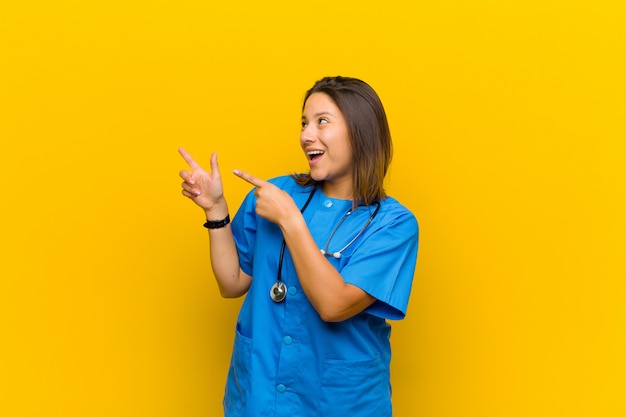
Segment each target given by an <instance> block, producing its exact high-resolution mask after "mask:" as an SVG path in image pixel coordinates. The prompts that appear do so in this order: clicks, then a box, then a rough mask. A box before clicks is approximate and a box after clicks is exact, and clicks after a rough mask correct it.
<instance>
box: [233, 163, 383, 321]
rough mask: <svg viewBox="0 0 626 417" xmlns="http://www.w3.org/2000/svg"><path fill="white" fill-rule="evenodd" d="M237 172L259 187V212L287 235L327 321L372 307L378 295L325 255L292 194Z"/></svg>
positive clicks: (299, 271)
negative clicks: (351, 279)
mask: <svg viewBox="0 0 626 417" xmlns="http://www.w3.org/2000/svg"><path fill="white" fill-rule="evenodd" d="M234 173H235V175H237V176H238V177H240V178H242V179H243V180H245V181H247V182H249V183H250V184H252V185H254V186H256V187H257V189H256V190H255V191H254V194H255V196H256V197H257V202H256V212H257V214H258V215H259V216H261V217H263V218H265V219H267V220H269V221H271V222H273V223H276V224H277V225H278V226H279V227H280V229H281V231H282V232H283V236H284V238H285V243H286V244H287V247H288V248H289V253H290V254H291V258H292V259H293V263H294V265H295V267H296V272H297V274H298V278H299V280H300V284H301V285H302V289H303V291H304V292H305V294H306V295H307V297H308V299H309V301H310V302H311V304H312V305H313V307H314V308H315V310H316V311H317V313H318V314H319V315H320V317H321V319H322V320H324V321H327V322H338V321H343V320H346V319H349V318H350V317H352V316H354V315H356V314H358V313H360V312H361V311H363V310H365V309H366V308H367V307H369V306H370V305H371V304H372V303H373V302H374V301H375V298H374V297H372V296H371V295H369V294H368V293H366V292H365V291H363V290H362V289H360V288H359V287H357V286H355V285H351V284H346V283H345V282H344V280H343V278H342V277H341V274H339V272H337V270H336V269H335V268H334V267H333V266H332V265H331V263H330V262H328V260H327V259H326V258H325V257H324V255H322V253H321V252H320V250H319V248H318V247H317V245H316V244H315V241H314V240H313V237H312V236H311V233H310V232H309V229H308V227H307V225H306V222H305V221H304V218H303V217H302V214H301V213H300V210H299V209H298V207H297V206H296V204H295V203H294V201H293V199H292V198H291V196H290V195H289V194H287V193H286V192H285V191H283V190H281V189H280V188H278V187H276V186H275V185H274V184H271V183H269V182H267V181H263V180H261V179H258V178H256V177H254V176H252V175H250V174H247V173H245V172H242V171H235V172H234Z"/></svg>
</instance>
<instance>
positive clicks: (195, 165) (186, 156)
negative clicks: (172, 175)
mask: <svg viewBox="0 0 626 417" xmlns="http://www.w3.org/2000/svg"><path fill="white" fill-rule="evenodd" d="M178 153H180V155H181V156H182V157H183V159H184V160H185V162H187V164H188V165H189V167H190V168H191V169H196V168H199V167H200V165H198V163H197V162H196V161H195V160H194V159H193V158H192V157H191V155H189V154H188V153H187V151H186V150H184V149H183V148H178Z"/></svg>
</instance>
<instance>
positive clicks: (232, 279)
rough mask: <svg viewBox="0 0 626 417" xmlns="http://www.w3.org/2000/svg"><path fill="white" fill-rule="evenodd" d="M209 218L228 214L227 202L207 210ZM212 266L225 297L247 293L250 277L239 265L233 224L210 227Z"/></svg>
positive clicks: (219, 217) (212, 219) (213, 218)
mask: <svg viewBox="0 0 626 417" xmlns="http://www.w3.org/2000/svg"><path fill="white" fill-rule="evenodd" d="M205 214H206V218H207V220H210V221H216V220H222V219H224V218H225V217H226V216H227V215H228V206H227V205H226V202H225V201H224V202H223V203H221V204H219V205H217V206H216V207H214V208H213V209H212V210H211V211H207V212H205ZM209 248H210V258H211V268H212V269H213V274H214V275H215V279H216V280H217V285H218V287H219V290H220V294H221V295H222V296H223V297H227V298H233V297H239V296H241V295H243V294H245V293H246V291H247V290H248V287H249V286H250V278H249V277H248V276H247V275H246V274H244V273H243V272H242V271H241V268H240V267H239V255H238V253H237V245H236V244H235V238H234V236H233V231H232V228H231V225H230V224H228V225H226V226H224V227H221V228H218V229H209Z"/></svg>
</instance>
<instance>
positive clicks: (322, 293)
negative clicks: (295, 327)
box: [281, 217, 374, 321]
mask: <svg viewBox="0 0 626 417" xmlns="http://www.w3.org/2000/svg"><path fill="white" fill-rule="evenodd" d="M281 229H282V231H283V235H284V237H285V242H286V244H287V247H288V248H289V253H290V254H291V257H292V259H293V262H294V265H295V267H296V272H297V274H298V278H299V280H300V284H301V285H302V289H303V290H304V292H305V293H306V295H307V297H308V298H309V301H311V304H313V307H315V309H316V310H317V312H318V314H319V315H320V317H321V318H322V319H323V320H324V321H342V320H346V319H348V318H350V317H352V316H354V315H355V314H357V313H359V312H361V311H363V310H364V309H365V308H367V307H368V306H369V305H370V304H372V303H373V302H374V298H373V297H372V296H370V295H369V294H367V293H366V292H365V291H363V290H361V289H360V288H358V287H355V286H353V285H350V284H346V283H345V281H344V280H343V278H342V276H341V274H339V272H337V270H336V269H335V268H334V267H333V266H332V265H331V263H330V262H328V260H327V259H326V257H325V256H324V255H322V253H321V252H320V250H319V248H318V247H317V245H316V244H315V241H314V240H313V237H312V236H311V234H310V232H309V230H308V228H307V226H306V223H305V222H304V219H302V218H301V217H299V218H295V219H292V221H290V222H289V223H288V224H285V225H283V226H281Z"/></svg>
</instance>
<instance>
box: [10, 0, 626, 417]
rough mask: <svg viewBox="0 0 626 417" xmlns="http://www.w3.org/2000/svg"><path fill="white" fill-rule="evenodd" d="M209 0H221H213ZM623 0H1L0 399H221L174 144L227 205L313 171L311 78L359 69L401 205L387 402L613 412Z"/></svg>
mask: <svg viewBox="0 0 626 417" xmlns="http://www.w3.org/2000/svg"><path fill="white" fill-rule="evenodd" d="M227 3H231V4H230V5H227ZM625 27H626V7H625V6H624V2H622V1H617V0H616V1H613V2H611V1H607V0H599V1H579V0H568V1H566V0H529V1H523V0H517V1H516V0H502V1H495V0H474V1H462V0H444V1H429V2H419V1H408V0H407V1H405V2H402V1H393V0H390V1H378V0H377V1H364V0H351V1H345V2H341V1H338V2H321V3H320V2H288V1H284V2H278V3H273V2H257V1H240V2H237V1H235V2H215V1H213V0H208V1H196V0H178V1H145V0H139V1H120V0H112V1H100V0H98V1H77V0H57V1H41V2H38V1H33V0H25V1H15V2H9V1H5V2H3V4H2V5H1V6H0V139H1V144H2V147H1V152H0V170H1V172H0V195H1V199H2V200H1V206H2V216H1V220H0V221H1V222H2V224H1V225H0V233H1V236H2V248H1V251H0V256H1V262H0V278H1V280H0V313H1V314H0V337H1V340H0V349H1V351H2V352H1V355H0V415H3V416H7V417H9V416H11V417H13V416H151V417H155V416H216V415H219V414H220V413H221V397H222V394H223V385H224V380H225V376H226V371H227V367H228V360H229V356H230V349H231V343H232V337H233V325H234V322H235V318H236V314H237V311H238V307H239V305H240V302H241V300H234V301H233V300H223V299H221V298H220V297H219V295H218V294H217V291H216V286H215V284H214V282H213V277H212V276H211V272H210V266H209V263H208V258H207V238H206V231H205V230H204V229H203V228H202V222H203V220H204V219H203V217H202V213H201V212H200V210H199V209H197V208H195V207H193V206H192V204H191V203H190V202H189V201H187V200H186V199H185V198H183V197H182V196H181V195H180V186H179V184H180V179H179V178H178V171H179V170H180V169H183V168H184V167H185V164H184V161H183V160H182V159H181V158H180V157H179V155H178V154H177V152H176V149H177V147H179V146H184V147H186V148H187V149H188V150H189V151H190V152H191V153H192V155H194V156H195V157H196V158H197V160H198V161H200V162H201V163H203V164H205V165H207V166H208V163H209V157H210V153H211V152H212V151H218V152H219V154H220V162H221V167H222V171H223V174H224V182H225V187H226V190H227V197H228V198H229V201H230V206H231V212H234V211H235V210H236V208H237V207H238V204H239V202H240V201H241V198H242V197H243V195H244V193H245V192H246V191H247V190H248V185H247V184H245V183H243V182H242V181H241V180H238V179H237V178H235V177H234V176H233V175H231V174H230V172H231V171H232V169H235V168H239V169H243V170H247V171H249V172H251V173H253V174H255V175H257V176H259V177H262V178H268V177H272V176H276V175H282V174H288V173H291V172H293V171H300V170H304V169H305V168H306V164H305V161H304V158H303V157H302V155H301V151H300V150H299V147H298V132H299V118H300V105H301V99H302V95H303V93H304V91H305V90H306V89H307V88H309V87H310V86H311V85H312V83H313V82H314V81H315V80H317V79H319V78H320V77H322V76H324V75H338V74H341V75H349V76H355V77H359V78H362V79H364V80H366V81H367V82H369V83H370V84H371V85H372V86H373V87H374V88H375V89H376V90H377V91H378V93H379V94H380V96H381V97H382V99H383V102H384V103H385V106H386V109H387V112H388V116H389V119H390V123H391V127H392V134H393V137H394V143H395V157H394V161H393V164H392V169H391V173H390V175H389V177H388V182H387V190H388V191H389V193H390V194H392V195H393V196H395V197H397V198H398V199H399V200H401V201H402V202H403V203H405V205H407V206H408V207H409V208H410V209H411V210H412V211H413V212H414V213H415V214H416V216H417V217H418V219H419V221H420V226H421V246H420V254H419V260H418V267H417V271H416V276H415V282H414V291H413V294H412V299H411V303H410V306H409V314H408V317H407V319H406V320H405V321H402V322H394V323H393V326H394V331H393V336H392V342H393V345H394V356H393V363H392V382H393V385H394V391H393V401H394V407H395V415H396V416H398V417H412V416H427V417H471V416H476V417H488V416H501V417H517V416H567V417H572V416H589V417H592V416H606V417H609V416H611V417H612V416H615V417H617V416H624V415H626V360H625V354H626V308H625V305H626V299H625V298H626V297H625V295H626V291H625V285H624V278H625V277H626V265H625V261H624V257H625V256H624V255H625V254H624V252H625V249H626V245H625V243H624V236H625V235H626V224H625V220H624V213H625V212H626V206H625V202H624V201H625V198H624V197H625V196H624V194H625V192H624V191H625V186H624V180H625V179H626V175H625V174H626V173H625V161H626V146H625V141H626V128H625V123H626V122H625V120H626V117H625V115H626V85H625V84H626V83H625V81H624V77H625V74H626V65H625V58H624V57H625V53H626V47H625V45H626V29H625Z"/></svg>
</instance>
